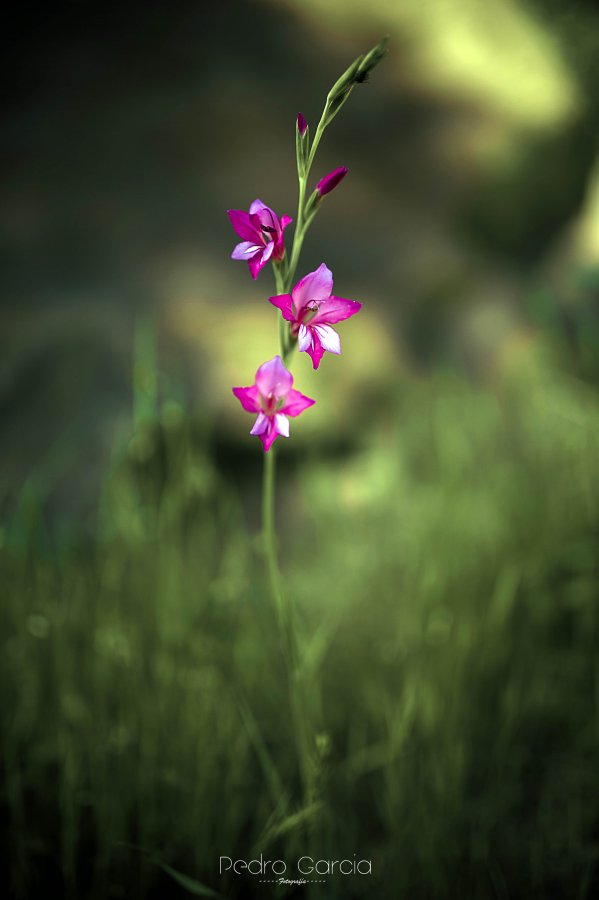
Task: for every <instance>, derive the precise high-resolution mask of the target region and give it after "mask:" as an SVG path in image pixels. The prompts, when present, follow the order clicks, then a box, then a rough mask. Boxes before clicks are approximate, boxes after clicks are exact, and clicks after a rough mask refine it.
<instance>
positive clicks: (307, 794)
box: [262, 447, 314, 806]
mask: <svg viewBox="0 0 599 900" xmlns="http://www.w3.org/2000/svg"><path fill="white" fill-rule="evenodd" d="M275 471H276V455H275V448H274V447H271V448H270V450H269V451H268V452H267V453H265V454H264V479H263V482H262V529H263V531H262V541H263V547H264V558H265V561H266V568H267V571H268V578H269V582H270V589H271V594H272V599H273V602H274V606H275V612H276V615H277V620H278V623H279V633H280V635H281V639H282V644H283V652H284V656H285V659H286V660H287V663H288V665H287V674H288V680H289V684H288V687H289V701H290V707H291V715H292V721H293V730H294V733H295V740H296V746H297V754H298V764H299V768H300V774H301V779H302V787H303V794H304V797H303V800H304V804H305V806H309V805H310V804H311V803H313V802H314V777H313V776H314V767H313V763H312V750H311V747H312V739H311V729H310V725H309V717H308V702H307V697H306V692H305V684H304V682H303V676H302V673H301V671H300V666H299V655H298V649H297V637H296V631H295V624H294V621H293V610H292V608H291V605H290V604H289V603H288V601H287V599H286V597H285V595H284V593H283V591H282V589H281V576H280V572H279V566H278V563H277V551H276V539H275Z"/></svg>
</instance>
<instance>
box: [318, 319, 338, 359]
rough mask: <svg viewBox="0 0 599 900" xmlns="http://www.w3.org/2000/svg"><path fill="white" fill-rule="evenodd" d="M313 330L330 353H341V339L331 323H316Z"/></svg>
mask: <svg viewBox="0 0 599 900" xmlns="http://www.w3.org/2000/svg"><path fill="white" fill-rule="evenodd" d="M312 330H313V331H315V332H316V334H317V335H318V337H319V338H320V343H321V344H322V346H323V347H324V349H325V350H328V351H329V353H341V341H340V339H339V335H338V334H337V332H336V331H335V329H334V328H331V326H330V325H314V326H312Z"/></svg>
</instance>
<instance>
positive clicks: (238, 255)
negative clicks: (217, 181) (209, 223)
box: [227, 200, 293, 278]
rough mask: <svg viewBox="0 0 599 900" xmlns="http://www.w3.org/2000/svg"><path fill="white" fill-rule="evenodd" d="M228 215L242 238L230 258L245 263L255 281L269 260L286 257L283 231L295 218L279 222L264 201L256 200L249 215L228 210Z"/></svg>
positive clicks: (283, 219)
mask: <svg viewBox="0 0 599 900" xmlns="http://www.w3.org/2000/svg"><path fill="white" fill-rule="evenodd" d="M227 215H228V216H229V219H230V220H231V225H232V226H233V228H234V229H235V231H236V232H237V234H238V235H239V237H240V238H243V240H242V242H241V243H240V244H237V246H236V247H235V249H234V250H233V253H232V254H231V257H232V259H243V260H245V261H246V262H247V264H248V267H249V270H250V272H251V274H252V278H257V277H258V272H259V271H260V269H261V268H262V266H265V265H266V263H267V262H268V261H269V259H273V260H274V259H282V258H283V256H284V255H285V245H284V243H283V231H284V230H285V228H287V226H288V225H289V223H290V222H292V221H293V219H290V218H289V216H281V218H280V219H279V217H278V216H277V214H276V213H275V212H273V210H272V209H270V207H269V206H266V205H265V204H264V203H263V202H262V200H254V202H253V203H252V205H251V206H250V209H249V212H244V210H242V209H229V210H227Z"/></svg>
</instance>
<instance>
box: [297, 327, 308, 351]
mask: <svg viewBox="0 0 599 900" xmlns="http://www.w3.org/2000/svg"><path fill="white" fill-rule="evenodd" d="M297 346H298V349H299V350H300V352H301V351H308V350H309V349H310V347H311V346H312V332H311V331H310V329H309V328H306V326H305V325H300V327H299V331H298V333H297Z"/></svg>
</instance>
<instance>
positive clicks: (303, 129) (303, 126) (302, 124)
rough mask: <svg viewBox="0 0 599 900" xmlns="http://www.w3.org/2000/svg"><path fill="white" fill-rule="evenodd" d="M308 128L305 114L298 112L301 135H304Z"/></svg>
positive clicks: (298, 127)
mask: <svg viewBox="0 0 599 900" xmlns="http://www.w3.org/2000/svg"><path fill="white" fill-rule="evenodd" d="M307 128H308V123H307V122H306V120H305V119H304V117H303V115H302V114H301V113H298V114H297V130H298V133H299V136H300V137H303V136H304V135H305V133H306V130H307Z"/></svg>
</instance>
